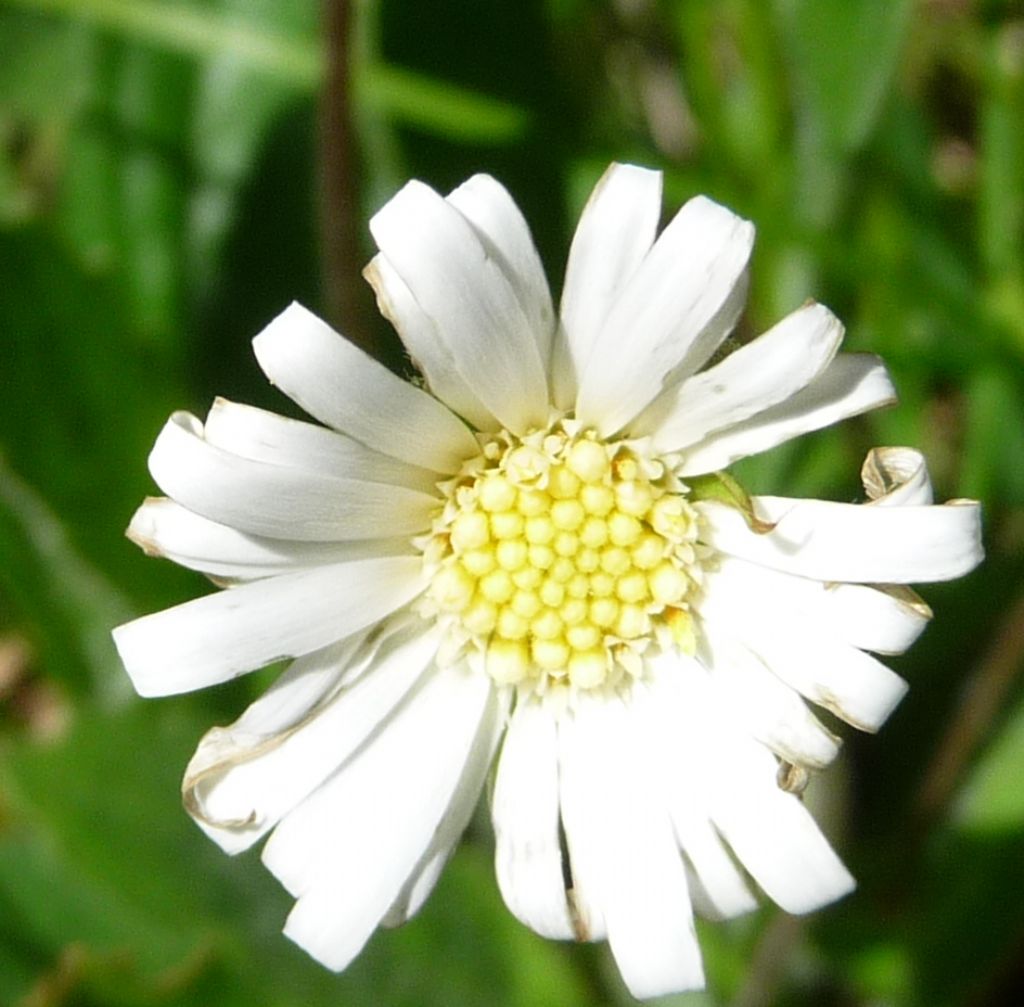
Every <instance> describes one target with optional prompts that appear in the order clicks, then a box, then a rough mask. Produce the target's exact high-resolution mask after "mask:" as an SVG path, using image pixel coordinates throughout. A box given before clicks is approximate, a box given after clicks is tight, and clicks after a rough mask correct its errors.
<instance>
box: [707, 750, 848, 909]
mask: <svg viewBox="0 0 1024 1007" xmlns="http://www.w3.org/2000/svg"><path fill="white" fill-rule="evenodd" d="M717 769H718V771H719V774H720V775H719V786H718V787H717V788H716V789H715V791H714V808H713V815H714V819H715V824H716V825H717V826H718V828H719V829H720V830H721V831H722V834H723V835H724V836H725V838H726V839H727V840H728V842H729V845H730V846H731V847H732V848H733V851H734V852H735V853H736V856H738V857H739V859H740V861H741V862H742V863H743V866H744V867H746V869H747V870H748V871H750V873H751V874H752V875H753V877H754V880H755V881H757V883H758V884H759V885H760V886H761V887H762V888H763V889H764V890H765V892H766V893H767V895H768V896H769V897H770V898H771V899H773V900H774V901H775V902H777V903H778V904H779V905H780V906H781V907H782V908H783V909H785V910H786V912H789V913H808V912H811V911H812V910H814V909H818V908H819V907H821V906H823V905H827V904H828V903H829V902H834V901H835V900H836V899H838V898H842V896H844V895H846V894H848V893H849V892H851V891H852V890H853V889H854V887H855V882H854V880H853V878H852V877H851V875H850V872H849V871H848V870H847V869H846V868H845V867H844V866H843V862H842V861H841V860H840V859H839V857H837V856H836V854H835V852H834V851H833V849H832V847H831V846H829V844H828V841H827V840H826V839H825V837H824V836H823V835H822V834H821V832H820V830H819V829H818V826H817V825H816V824H815V821H814V819H813V818H812V817H811V815H810V813H809V812H808V811H807V809H806V808H805V807H804V806H803V804H802V803H801V802H800V799H799V798H798V797H797V796H796V795H795V794H790V793H786V792H785V791H783V790H780V789H779V786H778V784H777V782H776V775H777V771H778V766H777V764H776V761H775V759H774V757H773V756H772V755H771V753H770V752H768V751H767V750H766V749H764V748H760V747H759V746H758V745H757V744H756V743H753V742H750V741H746V743H744V740H743V739H741V738H735V739H732V741H731V743H730V746H729V750H728V752H723V753H722V759H721V762H720V764H719V765H718V767H717Z"/></svg>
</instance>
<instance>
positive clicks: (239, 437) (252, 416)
mask: <svg viewBox="0 0 1024 1007" xmlns="http://www.w3.org/2000/svg"><path fill="white" fill-rule="evenodd" d="M204 433H205V435H206V440H207V441H208V442H209V443H210V444H213V445H215V446H216V447H218V448H223V449H224V450H225V451H228V452H230V453H231V454H234V455H241V456H242V457H243V458H251V459H252V460H253V461H258V462H269V463H270V464H271V465H289V466H292V467H294V468H301V469H306V470H312V471H319V472H323V473H325V474H327V475H333V476H340V477H341V478H343V479H358V480H360V481H365V482H373V483H393V484H394V485H396V486H407V487H409V488H410V489H415V490H420V491H422V492H424V493H434V492H436V487H437V481H438V475H437V473H436V472H431V471H429V470H428V469H423V468H420V467H419V466H417V465H410V464H408V463H407V462H401V461H398V460H397V459H396V458H391V457H389V456H388V455H382V454H380V453H379V452H377V451H373V450H371V449H370V448H368V447H366V446H365V445H363V444H360V443H359V441H355V440H353V439H352V438H351V437H347V436H346V435H345V434H340V433H338V432H337V431H335V430H329V429H328V428H327V427H317V426H313V424H311V423H303V422H302V421H301V420H293V419H290V418H289V417H287V416H278V415H277V414H276V413H269V412H267V411H266V410H264V409H257V408H255V407H254V406H245V405H239V404H238V403H236V402H228V401H227V400H226V399H220V398H218V399H217V400H216V401H215V402H214V404H213V408H212V409H211V410H210V412H209V413H208V414H207V416H206V424H205V427H204Z"/></svg>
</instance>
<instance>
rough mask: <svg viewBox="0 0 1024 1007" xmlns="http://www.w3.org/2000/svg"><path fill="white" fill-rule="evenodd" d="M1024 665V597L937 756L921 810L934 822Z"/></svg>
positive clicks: (985, 661)
mask: <svg viewBox="0 0 1024 1007" xmlns="http://www.w3.org/2000/svg"><path fill="white" fill-rule="evenodd" d="M1022 664H1024V596H1022V597H1020V598H1018V599H1017V600H1016V601H1015V602H1014V603H1013V604H1012V605H1011V606H1010V608H1009V610H1008V611H1007V612H1006V614H1005V615H1004V616H1003V619H1002V621H1001V622H1000V623H999V625H998V626H997V627H996V632H995V635H994V637H993V640H992V645H991V647H990V648H989V650H988V651H987V652H986V654H985V656H984V658H983V659H982V661H981V664H980V665H978V667H977V668H976V669H975V670H974V673H973V674H972V675H971V678H970V681H969V682H968V684H967V689H966V691H965V693H964V697H963V700H962V701H961V702H960V704H959V706H958V707H957V711H956V714H955V715H954V718H953V720H952V722H951V723H950V725H949V727H948V728H947V730H946V733H945V735H944V736H943V738H942V741H941V742H940V744H939V747H938V751H937V752H936V753H935V757H934V758H933V759H932V763H931V766H930V767H929V769H928V773H927V774H926V775H925V779H924V784H923V785H922V787H921V789H920V791H919V792H918V795H917V801H916V802H915V810H916V812H917V814H918V816H919V818H920V819H922V820H924V821H930V820H932V819H934V818H936V817H938V815H939V814H941V812H942V810H943V809H944V808H945V807H946V805H947V804H948V803H949V800H950V798H952V796H953V794H954V792H955V790H956V787H957V784H958V783H959V782H960V779H961V776H962V775H963V771H964V769H965V767H966V766H967V763H968V761H969V760H970V758H971V756H972V755H973V754H974V750H975V748H977V746H978V744H979V743H980V742H981V741H982V739H983V738H984V737H985V735H986V734H987V732H988V730H989V728H990V727H991V725H992V722H993V721H994V720H995V718H996V716H997V714H998V713H999V708H1000V707H1001V706H1002V703H1003V700H1004V699H1005V698H1006V694H1007V693H1008V692H1009V690H1010V686H1011V685H1012V684H1013V682H1014V679H1015V678H1016V677H1017V675H1018V674H1019V673H1020V671H1021V667H1022Z"/></svg>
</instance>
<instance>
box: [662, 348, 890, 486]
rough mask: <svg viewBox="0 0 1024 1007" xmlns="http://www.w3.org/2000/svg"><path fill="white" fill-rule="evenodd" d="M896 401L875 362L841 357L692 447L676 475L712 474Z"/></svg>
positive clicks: (868, 357) (855, 355)
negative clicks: (774, 401)
mask: <svg viewBox="0 0 1024 1007" xmlns="http://www.w3.org/2000/svg"><path fill="white" fill-rule="evenodd" d="M895 401H896V391H895V389H894V388H893V386H892V382H891V381H890V380H889V374H888V372H887V371H886V369H885V367H884V365H883V364H882V362H881V361H880V360H879V359H878V358H877V357H873V356H871V355H870V354H866V353H841V354H839V355H838V356H837V357H836V358H835V359H834V360H833V361H832V363H831V364H829V366H828V367H826V368H825V370H824V371H823V372H822V373H821V375H820V376H819V377H818V378H817V379H816V380H814V381H812V382H811V383H810V384H809V385H808V386H807V387H806V388H804V389H803V390H802V391H799V392H797V393H796V394H795V395H793V396H792V397H791V398H790V399H788V400H786V401H785V402H780V403H779V404H778V405H777V406H772V407H771V408H770V409H766V410H765V411H764V412H762V413H758V414H757V415H756V416H752V417H751V418H750V419H748V420H744V421H743V422H741V423H737V424H735V425H734V426H732V427H729V428H727V429H725V430H721V431H718V432H717V433H713V434H709V435H708V436H707V437H706V438H705V439H704V440H702V441H701V442H700V443H699V444H695V445H693V446H692V447H691V448H689V449H688V450H687V452H686V454H685V457H684V458H683V461H682V464H681V465H680V467H679V469H678V474H679V475H681V476H684V477H685V476H695V475H702V474H703V473H705V472H716V471H718V470H719V469H724V468H725V467H726V466H728V465H731V464H732V463H733V462H734V461H737V460H739V459H740V458H746V457H748V456H749V455H756V454H759V453H760V452H762V451H767V450H768V449H769V448H774V447H776V446H777V445H779V444H783V443H784V442H785V441H788V440H792V439H793V438H794V437H800V436H802V435H803V434H807V433H810V432H811V431H812V430H820V429H822V428H823V427H830V426H832V425H833V424H835V423H839V422H840V421H841V420H845V419H849V418H850V417H851V416H859V415H860V414H861V413H866V412H867V411H868V410H870V409H877V408H879V406H887V405H891V404H892V403H894V402H895Z"/></svg>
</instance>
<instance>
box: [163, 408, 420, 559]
mask: <svg viewBox="0 0 1024 1007" xmlns="http://www.w3.org/2000/svg"><path fill="white" fill-rule="evenodd" d="M149 470H150V472H151V473H152V475H153V478H154V480H155V481H156V483H157V485H158V486H159V487H160V488H161V489H162V490H163V491H164V493H166V494H167V495H168V496H169V497H171V498H172V499H174V500H176V501H177V502H178V503H180V504H182V505H183V506H185V507H187V508H188V509H189V510H191V511H195V512H196V513H197V514H200V515H202V516H203V517H206V518H209V519H210V520H211V521H216V522H218V523H219V524H226V525H229V526H231V527H232V528H237V529H239V530H240V531H244V532H248V533H249V534H251V535H263V536H266V537H269V538H283V539H289V540H295V541H305V542H309V541H341V540H345V539H360V538H391V537H393V536H397V535H403V534H408V535H411V534H414V533H416V532H422V531H424V530H425V529H426V528H427V527H429V525H430V520H431V517H432V515H433V513H434V512H435V511H436V510H437V509H438V506H439V502H440V501H439V498H438V497H437V496H433V495H430V494H427V493H421V492H420V491H418V490H411V489H407V488H406V487H404V486H389V485H387V484H385V483H373V482H362V481H359V480H356V479H344V478H341V477H339V476H334V475H330V474H327V473H324V472H320V471H317V470H315V469H312V470H306V469H296V468H291V467H286V466H284V465H270V464H268V463H266V462H258V461H252V460H251V459H249V458H242V457H240V456H239V455H233V454H229V453H228V452H227V451H223V450H221V449H220V448H218V447H215V446H214V445H212V444H210V443H209V442H208V441H206V440H205V439H204V438H203V431H202V426H201V424H200V423H199V421H198V420H196V419H195V417H192V416H189V415H188V414H187V413H175V414H174V415H173V416H172V417H171V418H170V419H169V420H168V421H167V423H166V425H165V426H164V428H163V430H162V431H161V432H160V436H159V437H158V438H157V440H156V443H155V444H154V445H153V450H152V452H151V453H150V456H149Z"/></svg>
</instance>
